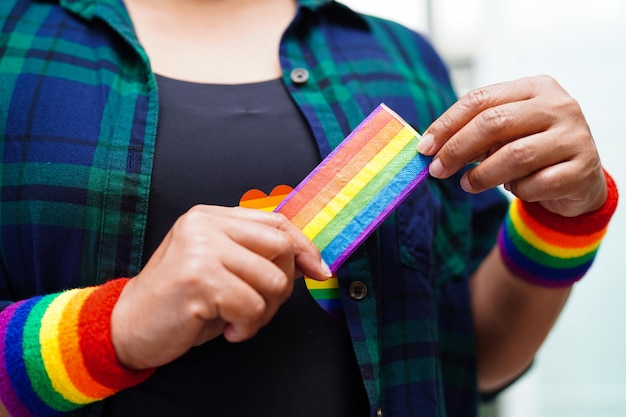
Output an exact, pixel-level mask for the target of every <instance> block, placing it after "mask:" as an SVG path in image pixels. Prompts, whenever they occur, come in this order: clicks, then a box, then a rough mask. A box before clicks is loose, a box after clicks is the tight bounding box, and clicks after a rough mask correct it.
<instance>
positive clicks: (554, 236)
mask: <svg viewBox="0 0 626 417" xmlns="http://www.w3.org/2000/svg"><path fill="white" fill-rule="evenodd" d="M516 207H517V209H518V213H519V216H520V218H521V219H522V221H523V222H524V224H526V227H528V228H529V229H531V230H532V231H533V233H534V234H535V235H537V237H539V238H540V239H541V240H543V241H544V242H546V243H549V244H551V245H554V246H560V247H562V248H572V249H573V248H577V249H578V248H585V247H588V246H590V245H592V244H594V243H597V242H599V241H600V240H601V239H602V237H603V236H604V234H605V233H606V230H607V227H608V226H607V227H604V228H603V229H601V230H598V231H597V232H594V233H591V234H588V235H569V234H565V233H560V232H558V231H556V230H554V229H550V228H549V227H546V226H545V225H543V224H541V223H539V222H538V221H537V219H535V218H534V217H532V216H531V215H530V214H529V213H528V211H526V209H525V208H524V206H523V205H522V204H517V205H516Z"/></svg>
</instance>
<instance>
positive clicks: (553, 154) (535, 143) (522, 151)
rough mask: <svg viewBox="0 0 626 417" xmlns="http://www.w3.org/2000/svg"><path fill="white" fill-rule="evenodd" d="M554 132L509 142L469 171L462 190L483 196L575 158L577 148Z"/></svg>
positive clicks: (463, 178)
mask: <svg viewBox="0 0 626 417" xmlns="http://www.w3.org/2000/svg"><path fill="white" fill-rule="evenodd" d="M568 145H569V143H568V142H567V141H563V140H559V137H558V134H556V133H554V132H542V133H540V134H536V135H532V136H529V137H525V138H522V139H518V140H515V141H512V142H510V143H507V144H506V145H504V146H502V147H501V148H500V149H498V150H497V151H495V152H494V153H493V154H492V155H490V156H489V157H488V158H486V159H485V160H484V161H483V162H481V163H480V164H478V165H477V166H475V167H474V168H472V169H470V170H468V171H467V172H466V173H465V174H464V175H463V177H462V178H461V187H462V188H463V189H464V190H465V191H467V192H471V193H479V192H482V191H484V190H487V189H490V188H493V187H496V186H498V185H500V184H510V183H513V182H514V181H516V180H519V179H521V178H525V177H527V176H529V175H531V174H533V173H534V172H536V171H539V170H540V169H542V168H545V167H548V166H551V165H555V164H558V163H561V162H564V161H567V160H570V159H572V158H574V157H575V155H576V153H575V150H574V149H573V147H570V146H568Z"/></svg>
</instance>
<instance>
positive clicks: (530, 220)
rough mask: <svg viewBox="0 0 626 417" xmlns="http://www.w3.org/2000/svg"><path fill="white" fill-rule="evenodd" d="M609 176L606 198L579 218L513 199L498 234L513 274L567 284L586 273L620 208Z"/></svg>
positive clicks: (540, 281)
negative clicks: (617, 208) (610, 222)
mask: <svg viewBox="0 0 626 417" xmlns="http://www.w3.org/2000/svg"><path fill="white" fill-rule="evenodd" d="M604 176H605V178H606V183H607V188H608V196H607V199H606V202H605V203H604V205H603V206H602V207H600V208H599V209H597V210H595V211H592V212H590V213H585V214H583V215H580V216H576V217H564V216H560V215H558V214H555V213H552V212H550V211H548V210H546V209H544V208H543V207H542V206H541V205H540V204H539V203H529V202H526V201H522V200H520V199H515V200H513V202H512V203H511V205H510V207H509V211H508V213H507V216H506V218H505V220H504V223H503V225H502V227H501V229H500V233H499V236H498V247H499V249H500V255H501V257H502V260H503V261H504V264H505V265H506V266H507V268H508V269H509V270H510V271H511V272H512V273H513V274H515V275H516V276H518V277H519V278H521V279H523V280H525V281H528V282H530V283H533V284H537V285H541V286H545V287H567V286H570V285H572V284H573V283H574V282H576V281H578V280H579V279H581V278H582V277H583V276H584V275H585V273H586V272H587V270H588V269H589V268H590V267H591V264H592V263H593V260H594V258H595V255H596V253H597V251H598V247H599V246H600V242H601V241H602V238H603V237H604V234H605V233H606V230H607V227H608V224H609V221H610V220H611V217H612V215H613V213H614V212H615V209H616V207H617V200H618V192H617V187H616V186H615V182H614V181H613V178H611V176H610V175H609V174H608V173H607V172H606V171H604Z"/></svg>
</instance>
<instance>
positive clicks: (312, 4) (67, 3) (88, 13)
mask: <svg viewBox="0 0 626 417" xmlns="http://www.w3.org/2000/svg"><path fill="white" fill-rule="evenodd" d="M333 2H334V0H298V4H299V5H300V6H302V7H307V8H309V9H312V10H315V9H318V8H320V7H322V6H326V5H328V4H331V3H333ZM60 3H61V6H63V7H65V8H67V9H69V10H72V11H73V12H74V13H77V14H79V15H80V16H82V17H85V18H91V17H93V15H94V9H95V8H96V6H99V5H106V6H109V7H112V8H113V9H118V10H120V11H121V10H123V9H124V4H123V1H122V0H60Z"/></svg>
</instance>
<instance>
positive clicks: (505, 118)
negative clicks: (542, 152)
mask: <svg viewBox="0 0 626 417" xmlns="http://www.w3.org/2000/svg"><path fill="white" fill-rule="evenodd" d="M538 107H539V106H538V104H537V103H535V102H534V99H531V100H526V101H522V102H513V103H507V104H503V105H499V106H496V107H490V108H488V109H487V110H484V111H483V112H481V113H479V114H478V115H477V116H476V117H474V118H473V119H472V120H471V121H470V122H469V123H468V124H466V125H465V126H463V127H462V128H461V129H460V130H459V131H458V132H457V133H456V134H455V135H454V136H453V137H452V138H450V140H448V141H447V142H446V143H445V144H444V145H443V146H442V148H441V149H440V150H439V152H438V153H437V155H436V156H435V159H434V160H433V162H432V163H431V167H430V172H431V175H433V176H434V177H436V178H447V177H449V176H451V175H453V174H454V173H456V172H457V171H459V170H460V169H461V168H462V167H463V166H465V165H467V164H468V163H471V162H475V161H481V160H484V159H487V158H489V157H490V156H491V155H492V154H494V153H496V152H497V151H498V150H500V149H501V148H502V147H503V146H505V145H507V144H509V143H511V142H513V141H517V140H518V139H520V138H523V137H526V136H528V135H533V134H536V133H539V132H542V131H545V130H547V129H548V128H549V127H550V126H551V124H552V123H553V122H554V119H553V117H552V116H551V115H549V114H547V113H545V112H543V111H540V110H538ZM515 149H517V148H515Z"/></svg>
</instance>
